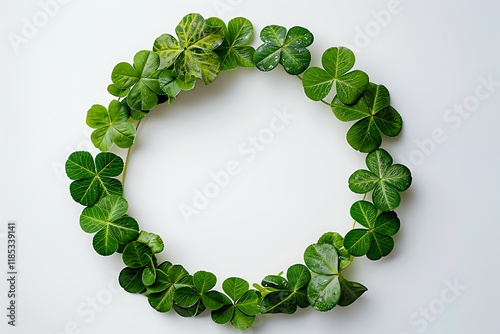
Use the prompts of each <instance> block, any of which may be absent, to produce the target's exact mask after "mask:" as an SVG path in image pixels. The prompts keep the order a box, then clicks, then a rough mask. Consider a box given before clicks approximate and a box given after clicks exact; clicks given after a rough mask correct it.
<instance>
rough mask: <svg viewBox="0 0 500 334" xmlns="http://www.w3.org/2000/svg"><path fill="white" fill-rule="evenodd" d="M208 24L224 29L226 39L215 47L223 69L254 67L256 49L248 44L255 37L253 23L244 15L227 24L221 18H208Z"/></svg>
mask: <svg viewBox="0 0 500 334" xmlns="http://www.w3.org/2000/svg"><path fill="white" fill-rule="evenodd" d="M206 22H207V24H209V25H211V26H220V27H222V28H223V30H224V41H223V42H222V44H221V45H220V46H219V47H218V48H217V49H215V50H214V51H215V53H217V55H218V56H219V58H220V61H221V68H220V69H221V71H227V70H233V69H235V68H236V67H237V66H242V67H254V66H255V64H254V62H253V55H254V53H255V49H254V48H253V47H251V46H249V45H247V44H248V43H249V42H250V41H251V40H252V37H253V26H252V23H251V22H250V21H249V20H247V19H245V18H244V17H236V18H234V19H232V20H231V21H229V23H228V24H227V27H226V24H225V23H224V21H222V20H221V19H219V18H216V17H211V18H209V19H207V21H206Z"/></svg>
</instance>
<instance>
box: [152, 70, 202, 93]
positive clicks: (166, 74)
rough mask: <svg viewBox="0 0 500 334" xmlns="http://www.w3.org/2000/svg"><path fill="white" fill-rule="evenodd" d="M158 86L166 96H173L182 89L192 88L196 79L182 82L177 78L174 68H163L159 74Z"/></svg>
mask: <svg viewBox="0 0 500 334" xmlns="http://www.w3.org/2000/svg"><path fill="white" fill-rule="evenodd" d="M159 82H160V87H161V89H162V90H163V91H164V92H165V94H167V95H168V96H170V97H172V98H175V97H176V96H177V95H178V94H179V93H180V92H181V91H182V90H190V89H193V88H194V86H195V83H196V79H194V78H193V79H192V80H191V81H187V82H184V81H182V80H179V78H178V76H177V73H176V72H175V71H174V70H164V71H163V72H162V73H161V74H160V79H159Z"/></svg>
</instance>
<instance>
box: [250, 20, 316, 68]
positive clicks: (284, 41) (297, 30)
mask: <svg viewBox="0 0 500 334" xmlns="http://www.w3.org/2000/svg"><path fill="white" fill-rule="evenodd" d="M260 39H261V40H262V41H263V42H264V44H263V45H261V46H259V47H258V48H257V50H256V51H255V54H254V57H253V60H254V63H255V65H256V66H257V68H258V69H259V70H261V71H264V72H268V71H271V70H272V69H274V68H275V67H276V66H278V64H279V63H281V65H283V67H284V68H285V71H286V72H287V73H289V74H293V75H296V74H300V73H302V72H303V71H304V70H305V69H306V68H307V67H308V66H309V63H310V62H311V53H310V52H309V50H307V49H306V47H308V46H309V45H311V44H312V42H313V40H314V37H313V35H312V34H311V32H310V31H309V30H307V29H305V28H302V27H293V28H291V29H290V30H289V31H288V33H287V31H286V28H285V27H282V26H278V25H270V26H267V27H265V28H264V29H262V31H261V32H260Z"/></svg>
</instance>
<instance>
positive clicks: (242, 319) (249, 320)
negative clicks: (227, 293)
mask: <svg viewBox="0 0 500 334" xmlns="http://www.w3.org/2000/svg"><path fill="white" fill-rule="evenodd" d="M254 322H255V316H249V315H246V314H245V313H243V312H242V311H240V310H239V309H238V308H235V309H234V315H233V318H232V319H231V325H232V326H233V327H234V328H236V329H239V330H247V329H249V328H250V327H252V325H253V323H254Z"/></svg>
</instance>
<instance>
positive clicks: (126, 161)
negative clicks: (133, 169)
mask: <svg viewBox="0 0 500 334" xmlns="http://www.w3.org/2000/svg"><path fill="white" fill-rule="evenodd" d="M141 121H142V120H139V122H137V126H136V127H135V131H136V133H137V130H139V125H141ZM132 147H133V145H132V146H130V147H129V148H128V150H127V157H126V158H125V165H124V166H123V173H122V186H123V187H125V176H126V175H127V167H128V160H129V158H130V151H132Z"/></svg>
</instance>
